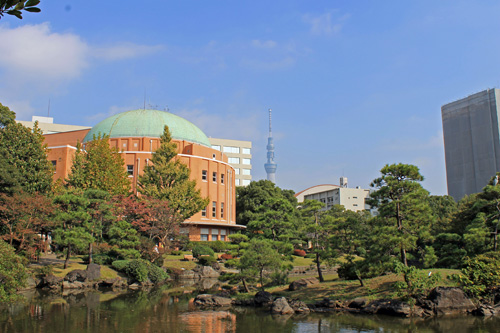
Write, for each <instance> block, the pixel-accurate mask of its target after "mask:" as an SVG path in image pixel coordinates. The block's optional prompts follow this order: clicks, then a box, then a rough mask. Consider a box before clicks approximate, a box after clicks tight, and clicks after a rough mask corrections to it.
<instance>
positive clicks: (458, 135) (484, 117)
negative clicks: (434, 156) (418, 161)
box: [441, 89, 500, 201]
mask: <svg viewBox="0 0 500 333" xmlns="http://www.w3.org/2000/svg"><path fill="white" fill-rule="evenodd" d="M499 100H500V90H499V89H487V90H484V91H481V92H478V93H476V94H473V95H470V96H468V97H466V98H463V99H460V100H458V101H455V102H451V103H448V104H446V105H443V106H442V107H441V116H442V119H443V135H444V150H445V159H446V180H447V185H448V194H449V195H451V196H452V197H453V198H454V199H455V200H457V201H458V200H460V199H461V198H463V197H464V196H465V195H469V194H472V193H477V192H481V191H482V189H483V188H484V186H486V184H487V183H488V181H489V180H490V179H491V177H493V176H494V175H495V174H496V172H498V171H500V138H499V126H500V124H499V121H498V118H499Z"/></svg>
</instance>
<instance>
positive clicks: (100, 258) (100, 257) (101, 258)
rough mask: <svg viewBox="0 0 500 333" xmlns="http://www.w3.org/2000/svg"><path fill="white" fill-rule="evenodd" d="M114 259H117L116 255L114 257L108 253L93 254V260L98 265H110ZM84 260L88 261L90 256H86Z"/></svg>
mask: <svg viewBox="0 0 500 333" xmlns="http://www.w3.org/2000/svg"><path fill="white" fill-rule="evenodd" d="M114 260H116V258H115V257H112V256H110V255H108V254H106V253H100V254H94V255H93V256H92V262H93V263H94V264H98V265H110V264H111V263H112V262H113V261H114ZM84 261H85V262H88V256H87V257H86V258H84Z"/></svg>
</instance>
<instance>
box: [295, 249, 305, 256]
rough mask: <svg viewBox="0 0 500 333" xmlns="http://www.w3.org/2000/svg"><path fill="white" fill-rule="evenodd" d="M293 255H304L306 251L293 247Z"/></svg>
mask: <svg viewBox="0 0 500 333" xmlns="http://www.w3.org/2000/svg"><path fill="white" fill-rule="evenodd" d="M293 255H294V256H298V257H305V256H306V251H304V250H301V249H295V250H293Z"/></svg>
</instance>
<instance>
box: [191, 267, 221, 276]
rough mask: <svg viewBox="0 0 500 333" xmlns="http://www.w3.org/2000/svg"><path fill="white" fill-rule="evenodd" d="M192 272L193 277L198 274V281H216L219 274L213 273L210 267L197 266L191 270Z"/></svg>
mask: <svg viewBox="0 0 500 333" xmlns="http://www.w3.org/2000/svg"><path fill="white" fill-rule="evenodd" d="M193 272H194V273H195V275H196V274H198V275H199V278H200V279H206V278H212V279H216V278H218V277H219V276H220V273H219V272H217V271H215V270H214V269H213V268H212V267H210V266H201V265H198V266H196V267H195V268H194V269H193Z"/></svg>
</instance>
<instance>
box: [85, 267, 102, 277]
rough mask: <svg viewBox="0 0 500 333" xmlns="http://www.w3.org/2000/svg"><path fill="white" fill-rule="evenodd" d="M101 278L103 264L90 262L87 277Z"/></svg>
mask: <svg viewBox="0 0 500 333" xmlns="http://www.w3.org/2000/svg"><path fill="white" fill-rule="evenodd" d="M100 278H101V266H100V265H97V264H89V265H88V266H87V279H88V280H90V281H92V280H98V279H100Z"/></svg>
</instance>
